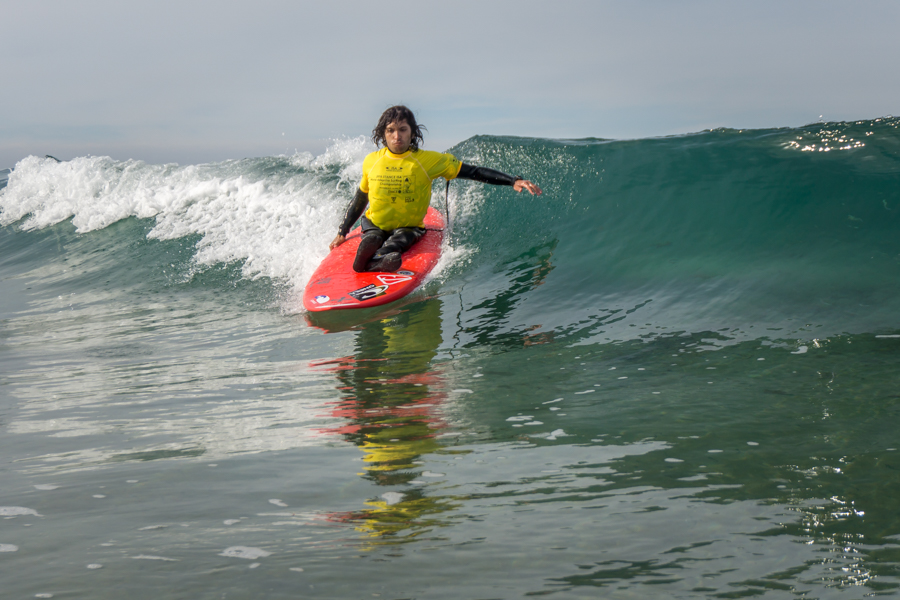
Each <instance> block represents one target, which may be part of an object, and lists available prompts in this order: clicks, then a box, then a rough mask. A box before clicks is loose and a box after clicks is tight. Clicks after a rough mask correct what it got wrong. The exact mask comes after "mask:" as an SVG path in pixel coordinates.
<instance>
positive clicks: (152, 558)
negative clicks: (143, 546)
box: [131, 554, 178, 562]
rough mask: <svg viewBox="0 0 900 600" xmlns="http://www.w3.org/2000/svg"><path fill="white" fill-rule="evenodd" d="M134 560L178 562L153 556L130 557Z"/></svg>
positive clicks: (173, 559) (139, 555)
mask: <svg viewBox="0 0 900 600" xmlns="http://www.w3.org/2000/svg"><path fill="white" fill-rule="evenodd" d="M131 558H133V559H134V560H162V561H166V562H178V559H177V558H166V557H165V556H155V555H153V554H138V555H137V556H132V557H131Z"/></svg>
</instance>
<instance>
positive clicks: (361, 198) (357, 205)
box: [328, 189, 369, 250]
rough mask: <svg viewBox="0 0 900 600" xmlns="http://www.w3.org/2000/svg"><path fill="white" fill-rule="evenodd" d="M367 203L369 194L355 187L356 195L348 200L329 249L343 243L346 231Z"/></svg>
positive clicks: (359, 215) (360, 214)
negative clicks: (345, 210)
mask: <svg viewBox="0 0 900 600" xmlns="http://www.w3.org/2000/svg"><path fill="white" fill-rule="evenodd" d="M368 204H369V195H368V194H367V193H365V192H364V191H362V190H360V189H357V190H356V195H355V196H353V200H351V201H350V206H348V207H347V213H346V214H345V215H344V222H343V223H341V227H340V229H338V234H337V237H336V238H334V239H333V240H332V241H331V243H330V244H328V248H329V250H334V249H335V248H337V247H338V246H340V245H341V244H343V243H344V240H345V239H346V236H347V232H348V231H350V228H351V227H353V224H354V223H356V221H357V220H358V219H359V218H360V217H361V216H362V214H363V211H364V210H366V206H367V205H368Z"/></svg>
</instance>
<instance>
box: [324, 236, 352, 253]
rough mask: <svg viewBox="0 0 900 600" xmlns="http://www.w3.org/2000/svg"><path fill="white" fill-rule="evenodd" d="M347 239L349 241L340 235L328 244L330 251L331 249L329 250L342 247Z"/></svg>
mask: <svg viewBox="0 0 900 600" xmlns="http://www.w3.org/2000/svg"><path fill="white" fill-rule="evenodd" d="M346 239H347V238H345V237H344V236H342V235H341V234H338V235H337V237H336V238H334V239H333V240H331V243H330V244H328V249H329V250H334V249H335V248H337V247H338V246H340V245H341V244H343V243H344V242H345V241H346Z"/></svg>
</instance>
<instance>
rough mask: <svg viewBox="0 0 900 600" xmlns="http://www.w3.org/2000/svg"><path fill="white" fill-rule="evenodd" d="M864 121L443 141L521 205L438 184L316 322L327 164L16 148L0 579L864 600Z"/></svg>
mask: <svg viewBox="0 0 900 600" xmlns="http://www.w3.org/2000/svg"><path fill="white" fill-rule="evenodd" d="M895 130H896V122H895V121H891V120H888V121H871V122H862V123H856V124H824V125H818V126H811V127H809V128H803V129H794V130H772V131H759V132H735V131H720V132H705V133H702V134H697V135H695V136H684V137H680V138H665V139H660V140H637V141H632V142H608V141H602V140H581V141H548V140H523V139H518V138H514V139H510V138H488V137H479V138H473V139H472V140H469V141H467V142H465V143H464V144H462V145H461V146H460V147H458V148H455V149H454V152H456V153H457V154H458V155H459V156H461V157H463V159H464V160H469V161H472V162H479V163H481V164H485V165H488V166H492V167H496V168H502V169H506V170H509V171H516V172H519V171H521V172H525V173H528V174H529V176H532V174H533V178H534V179H535V180H537V181H539V183H541V184H542V185H543V186H544V187H545V191H546V193H545V196H544V197H542V198H541V199H533V198H529V197H521V196H520V197H514V196H511V195H510V194H511V192H509V190H503V189H497V188H483V187H481V186H480V185H478V184H467V183H461V182H456V183H454V184H453V198H452V199H453V202H454V203H453V205H452V207H451V208H452V211H451V212H452V215H451V216H452V217H453V221H454V224H455V225H454V232H453V239H454V243H455V248H448V256H450V257H451V259H450V260H448V261H447V262H445V264H443V265H442V266H441V270H440V273H439V275H438V276H437V277H436V278H435V279H434V280H432V281H431V282H429V283H428V284H426V286H425V287H424V289H423V290H421V291H420V292H418V293H417V294H416V295H415V296H414V297H413V298H411V301H410V302H407V303H405V304H401V305H399V306H395V307H386V308H385V309H383V310H375V311H367V312H363V313H360V314H355V315H338V316H336V317H332V318H330V319H327V318H326V319H324V320H323V319H321V318H313V317H308V316H307V315H305V314H303V313H302V312H298V311H297V309H296V307H297V305H298V297H299V295H298V290H299V289H300V287H302V284H303V282H304V276H308V272H307V271H308V270H309V269H310V268H311V267H310V266H309V265H314V263H315V260H313V259H315V258H316V256H317V255H316V253H317V252H319V246H320V245H323V242H324V245H327V239H326V238H327V237H328V236H327V231H326V232H323V233H321V234H320V233H319V232H318V228H319V223H320V219H322V218H325V217H323V215H325V216H327V218H330V219H333V220H334V221H335V222H336V221H337V219H338V218H339V217H338V215H339V213H340V210H341V209H342V207H343V203H344V202H345V198H344V197H343V196H342V195H341V193H339V192H341V190H346V189H350V188H351V186H352V181H349V180H347V179H345V178H342V177H343V176H342V175H341V173H342V172H343V171H342V169H345V167H346V169H347V170H348V171H352V169H351V168H350V167H352V165H353V164H354V163H353V160H355V159H353V158H351V159H346V161H345V162H339V164H337V165H334V164H327V165H325V166H317V165H316V164H313V163H309V162H303V161H300V163H301V164H299V166H298V165H296V164H294V163H291V162H290V161H286V160H282V159H260V160H259V161H258V162H254V161H244V162H240V163H228V164H223V165H218V166H216V165H213V166H207V167H204V169H205V170H204V169H196V170H195V171H191V170H190V169H188V170H186V171H183V172H174V171H172V170H171V169H170V170H169V171H164V172H163V171H159V170H157V169H156V168H155V167H152V166H147V167H146V172H145V171H141V169H143V168H144V167H142V166H141V165H140V164H137V165H130V166H128V168H126V169H120V170H119V171H116V170H115V169H113V170H112V171H103V173H105V174H103V175H102V176H103V177H106V178H108V180H109V182H110V185H109V186H107V187H108V188H110V189H115V188H119V189H121V188H122V187H123V186H122V185H121V182H120V181H119V180H117V179H116V177H120V176H121V177H130V176H131V175H127V173H128V172H129V169H131V171H135V170H136V171H137V172H138V173H142V175H141V177H142V178H143V179H142V181H144V180H146V181H147V182H148V183H145V184H133V185H132V186H131V187H129V188H128V189H129V190H131V191H129V192H128V194H132V196H129V195H128V194H125V195H121V194H120V195H118V196H117V195H115V194H113V195H109V196H104V193H105V192H97V189H99V188H98V187H97V186H96V185H94V184H91V186H88V185H87V183H86V180H85V179H83V177H84V176H83V174H82V172H81V171H79V168H81V167H79V166H78V164H74V165H70V166H69V167H67V168H69V169H70V170H71V173H69V174H66V173H64V172H62V171H56V170H54V169H62V168H63V167H60V166H54V165H50V164H49V163H48V164H46V165H43V164H37V163H35V164H34V165H32V166H28V165H27V164H23V165H21V166H20V167H17V169H16V170H14V171H13V173H12V176H11V177H10V183H9V186H8V187H7V189H6V190H5V191H4V192H3V193H4V196H0V199H2V202H3V204H0V206H2V208H3V210H4V213H3V214H7V215H11V214H13V213H14V212H15V211H16V210H19V208H21V207H22V206H23V205H21V204H16V203H19V202H29V203H30V204H29V208H28V212H27V214H28V215H31V216H30V217H26V216H25V215H21V216H18V217H16V218H15V219H14V220H12V221H9V222H4V223H5V224H4V226H3V227H2V229H0V279H2V285H0V423H2V435H0V457H2V459H3V460H2V461H0V465H2V466H0V474H2V481H3V486H2V490H0V516H2V517H3V518H2V520H0V587H2V589H3V590H4V594H3V595H4V597H10V598H33V597H51V596H49V595H52V597H54V598H120V597H123V596H128V597H132V598H159V597H166V598H192V599H193V598H210V599H211V598H273V599H275V598H278V599H280V598H395V599H400V598H437V599H444V598H447V599H458V598H485V599H486V598H522V597H528V596H551V597H557V598H597V597H603V598H648V597H653V598H697V597H711V598H737V597H746V596H760V597H765V598H791V597H804V598H843V599H846V598H864V597H870V596H873V595H885V596H893V595H896V593H897V588H898V585H900V578H898V575H900V573H898V564H900V516H898V515H900V501H898V498H900V493H898V492H900V490H898V489H897V488H898V486H900V474H898V470H900V454H898V452H900V439H898V434H897V431H898V426H900V391H898V390H900V388H898V375H897V357H898V356H900V327H898V325H897V320H896V315H897V314H898V313H897V309H898V306H897V291H898V278H897V275H898V270H900V242H898V240H900V237H898V236H897V233H898V231H900V230H898V220H897V219H898V217H897V214H898V212H897V207H898V206H900V193H898V191H897V190H898V188H897V185H896V184H897V173H898V172H900V170H898V166H897V165H898V163H897V156H898V155H897V154H896V146H897V140H898V138H897V136H896V133H895ZM869 131H871V132H872V134H871V135H867V132H869ZM797 140H799V142H797V147H794V146H792V145H791V142H794V141H797ZM857 142H859V144H862V145H859V144H857ZM810 146H812V147H813V150H803V148H806V147H810ZM820 148H830V149H829V150H828V151H825V150H820ZM341 160H345V159H341ZM295 162H296V161H295ZM85 164H87V163H85ZM90 164H91V165H93V167H92V168H101V167H102V168H106V167H104V166H103V165H102V164H101V165H100V166H99V167H97V164H96V163H90ZM347 165H350V166H349V167H348V166H347ZM513 165H518V166H519V168H516V169H513V168H512V166H513ZM114 166H115V165H114ZM85 168H86V167H85ZM123 171H124V172H126V175H116V174H115V173H120V172H123ZM242 172H244V174H245V175H246V177H245V179H246V182H245V183H240V181H238V180H236V179H232V177H233V176H237V177H240V176H241V173H242ZM17 173H18V174H19V175H20V176H21V177H20V179H19V180H18V181H17V180H16V176H17ZM210 173H212V174H210ZM92 181H93V180H92ZM129 181H131V180H129ZM185 181H186V182H187V183H185V184H184V188H181V187H179V186H181V185H182V183H183V182H185ZM236 181H237V183H236ZM241 181H243V180H241ZM180 182H182V183H180ZM132 183H133V182H132ZM141 185H145V187H143V188H142V187H141ZM29 186H31V187H29ZM42 186H43V187H42ZM135 186H136V187H135ZM100 187H103V186H100ZM125 187H128V186H125ZM26 188H28V190H29V191H28V193H25V192H23V191H22V190H23V189H26ZM88 188H89V189H90V190H91V191H90V193H88V192H87V191H81V192H79V190H80V189H83V190H88ZM41 189H43V190H44V191H40V190H41ZM198 189H203V190H207V191H204V192H202V193H201V192H198V191H197V190H198ZM47 190H49V191H47ZM59 190H64V191H59ZM73 190H74V191H73ZM135 190H136V191H135ZM160 190H168V191H167V192H166V194H169V195H168V196H167V195H165V194H163V193H162V192H161V191H160ZM188 190H189V191H188ZM309 190H312V191H309ZM307 193H308V194H309V196H308V197H309V198H311V200H309V202H310V203H309V204H308V205H307V204H304V202H307V200H303V198H307V196H303V194H307ZM42 194H43V195H42ZM126 196H127V198H126ZM295 196H296V197H297V198H300V199H299V200H296V201H295V200H292V198H294V197H295ZM122 198H125V199H126V200H127V199H128V198H131V199H132V200H133V199H134V198H138V199H139V198H150V200H147V202H148V203H149V202H151V200H152V202H155V203H156V206H157V210H158V211H159V212H158V214H156V215H155V216H147V215H143V216H142V214H143V211H147V210H149V208H147V207H146V206H145V207H144V208H141V207H140V206H138V207H137V208H135V210H134V213H135V214H132V215H130V216H128V215H126V216H125V217H123V218H121V219H115V220H113V221H112V222H111V223H110V224H105V225H102V226H97V227H96V228H91V227H87V228H85V229H84V230H82V231H76V228H77V227H79V226H78V225H77V224H76V223H75V221H77V220H78V219H79V215H81V216H82V217H84V219H83V220H84V221H85V222H86V221H89V219H87V215H88V214H89V213H90V214H93V215H99V214H101V213H103V214H105V213H104V211H109V210H111V209H110V206H111V205H112V206H120V207H121V206H126V205H125V204H122V205H118V204H116V203H117V202H120V200H121V199H122ZM166 198H170V199H169V200H166ZM223 198H224V199H225V200H227V202H226V201H223ZM121 201H122V202H125V200H121ZM135 202H137V203H138V204H140V202H138V201H136V200H135ZM167 202H169V204H166V203H167ZM292 202H295V203H296V204H292ZM317 203H318V204H317ZM148 206H149V204H148ZM63 208H65V210H64V209H63ZM126 208H127V206H126ZM116 210H118V208H117V209H116ZM123 210H124V209H123ZM129 210H130V209H129ZM19 212H21V211H19ZM125 212H127V211H125ZM138 213H140V214H138ZM115 214H117V213H115ZM304 215H306V216H304ZM851 216H852V217H853V218H852V219H851V218H849V217H851ZM28 219H32V221H28ZM54 220H55V221H54ZM79 222H81V221H79ZM28 223H33V224H34V225H33V226H32V225H29V224H28ZM260 232H263V233H260ZM298 232H299V233H303V234H304V235H299V233H298ZM293 246H296V247H297V249H296V252H297V254H292V253H293V252H295V250H294V249H293ZM307 258H309V260H307ZM297 265H300V266H299V267H298V266H297ZM267 273H268V274H267Z"/></svg>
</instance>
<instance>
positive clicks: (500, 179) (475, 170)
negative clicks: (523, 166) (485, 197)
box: [456, 163, 542, 196]
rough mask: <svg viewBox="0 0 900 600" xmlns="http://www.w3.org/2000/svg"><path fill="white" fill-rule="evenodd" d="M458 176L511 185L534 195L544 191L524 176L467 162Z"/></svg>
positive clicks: (518, 190)
mask: <svg viewBox="0 0 900 600" xmlns="http://www.w3.org/2000/svg"><path fill="white" fill-rule="evenodd" d="M456 177H457V178H459V179H471V180H473V181H480V182H482V183H490V184H492V185H511V186H512V187H513V189H514V190H516V191H517V192H521V191H522V190H528V191H529V192H530V193H531V195H532V196H535V195H537V196H540V195H541V193H542V190H541V188H539V187H538V186H536V185H535V184H533V183H531V182H530V181H528V180H527V179H524V178H522V177H516V176H514V175H507V174H506V173H504V172H502V171H497V170H496V169H488V168H487V167H478V166H475V165H468V164H466V163H462V166H461V167H460V169H459V174H458V175H457V176H456Z"/></svg>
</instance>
